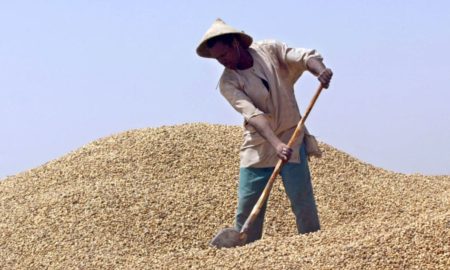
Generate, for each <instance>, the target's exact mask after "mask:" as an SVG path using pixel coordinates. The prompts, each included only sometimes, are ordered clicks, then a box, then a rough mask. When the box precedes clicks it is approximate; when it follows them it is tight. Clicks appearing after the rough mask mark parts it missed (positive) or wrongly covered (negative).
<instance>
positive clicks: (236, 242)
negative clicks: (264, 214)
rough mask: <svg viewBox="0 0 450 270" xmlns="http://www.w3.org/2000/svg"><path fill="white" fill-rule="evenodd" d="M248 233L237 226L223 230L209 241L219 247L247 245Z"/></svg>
mask: <svg viewBox="0 0 450 270" xmlns="http://www.w3.org/2000/svg"><path fill="white" fill-rule="evenodd" d="M246 238H247V237H246V235H245V234H241V233H240V232H239V231H238V230H236V229H235V228H225V229H223V230H221V231H220V232H219V233H218V234H217V235H216V236H215V237H214V238H213V239H212V240H211V242H210V243H209V244H210V245H211V246H214V247H217V248H231V247H238V246H243V245H245V240H246Z"/></svg>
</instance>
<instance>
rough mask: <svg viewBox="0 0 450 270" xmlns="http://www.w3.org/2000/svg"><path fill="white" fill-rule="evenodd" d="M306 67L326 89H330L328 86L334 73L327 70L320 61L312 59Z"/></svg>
mask: <svg viewBox="0 0 450 270" xmlns="http://www.w3.org/2000/svg"><path fill="white" fill-rule="evenodd" d="M306 66H307V68H308V70H309V71H310V72H311V73H312V74H314V75H315V76H317V79H318V80H319V81H320V83H321V84H322V85H323V86H324V87H325V88H328V86H330V81H331V78H332V77H333V71H331V69H329V68H327V67H326V66H325V65H324V64H323V63H322V61H321V60H320V59H317V58H314V57H311V58H309V59H308V61H307V62H306Z"/></svg>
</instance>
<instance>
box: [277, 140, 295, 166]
mask: <svg viewBox="0 0 450 270" xmlns="http://www.w3.org/2000/svg"><path fill="white" fill-rule="evenodd" d="M275 148H276V149H277V155H278V157H279V158H280V159H281V160H283V161H284V162H287V161H288V160H289V159H291V155H292V148H289V146H287V145H286V144H284V143H279V144H278V145H277V146H276V147H275Z"/></svg>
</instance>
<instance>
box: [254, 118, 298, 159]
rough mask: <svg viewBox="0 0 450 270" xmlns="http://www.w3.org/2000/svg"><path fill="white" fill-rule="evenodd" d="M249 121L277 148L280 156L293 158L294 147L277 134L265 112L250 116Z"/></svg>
mask: <svg viewBox="0 0 450 270" xmlns="http://www.w3.org/2000/svg"><path fill="white" fill-rule="evenodd" d="M248 123H249V124H250V125H252V126H253V127H254V128H255V129H256V131H257V132H258V133H259V134H260V135H261V136H262V137H263V138H264V139H266V140H267V141H268V142H269V143H270V144H271V145H272V146H273V147H274V148H275V149H276V152H277V155H278V157H279V158H281V159H282V160H283V161H288V160H289V159H290V158H291V155H292V149H291V148H289V146H287V144H285V143H283V142H282V141H281V140H280V139H279V138H278V137H277V135H275V133H274V132H273V130H272V128H271V127H270V124H269V121H268V120H267V118H266V117H265V116H264V115H263V114H260V115H257V116H254V117H252V118H250V119H249V120H248Z"/></svg>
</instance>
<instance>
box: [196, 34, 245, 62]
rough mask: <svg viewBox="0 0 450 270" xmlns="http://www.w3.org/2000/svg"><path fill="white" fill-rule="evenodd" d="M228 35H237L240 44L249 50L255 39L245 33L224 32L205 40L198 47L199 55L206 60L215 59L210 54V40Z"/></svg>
mask: <svg viewBox="0 0 450 270" xmlns="http://www.w3.org/2000/svg"><path fill="white" fill-rule="evenodd" d="M226 34H236V36H237V37H238V38H239V43H240V44H241V45H242V46H243V47H244V48H248V47H250V45H251V44H252V42H253V38H252V37H251V36H249V35H247V34H246V33H244V32H228V31H227V32H223V33H217V34H215V35H212V36H209V37H208V38H207V39H204V40H203V41H202V42H201V43H200V45H198V47H197V54H198V55H199V56H201V57H205V58H213V57H212V56H211V54H210V52H209V48H208V46H207V42H208V40H210V39H212V38H215V37H218V36H222V35H226Z"/></svg>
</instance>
